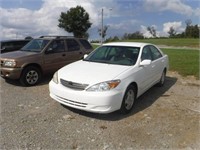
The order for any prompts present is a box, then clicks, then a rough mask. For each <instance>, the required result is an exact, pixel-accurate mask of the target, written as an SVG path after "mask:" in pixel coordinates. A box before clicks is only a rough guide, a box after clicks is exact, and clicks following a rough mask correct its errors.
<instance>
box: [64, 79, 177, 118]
mask: <svg viewBox="0 0 200 150" xmlns="http://www.w3.org/2000/svg"><path fill="white" fill-rule="evenodd" d="M176 81H177V78H174V77H166V81H165V85H164V86H162V87H157V86H153V87H152V88H150V89H149V90H148V91H147V92H145V93H144V94H143V95H141V96H140V97H139V98H138V99H137V100H136V101H135V104H134V107H133V110H132V111H131V112H130V113H129V114H126V115H124V114H120V113H119V111H115V112H112V113H109V114H98V113H91V112H86V111H82V110H78V109H74V108H71V107H67V106H64V105H62V106H63V107H65V108H66V109H69V110H70V111H72V112H74V113H78V114H80V115H83V116H86V117H90V118H95V119H99V120H107V121H118V120H121V119H124V118H126V117H129V116H132V115H134V114H137V113H138V112H140V111H143V110H144V109H146V108H148V107H150V106H151V105H152V104H153V103H154V102H155V101H156V100H158V99H159V98H160V97H161V96H164V93H165V92H166V91H168V90H169V89H170V88H171V87H172V86H173V85H174V84H175V83H176ZM165 96H167V95H165Z"/></svg>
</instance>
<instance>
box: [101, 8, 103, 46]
mask: <svg viewBox="0 0 200 150" xmlns="http://www.w3.org/2000/svg"><path fill="white" fill-rule="evenodd" d="M102 44H103V8H102V10H101V45H102Z"/></svg>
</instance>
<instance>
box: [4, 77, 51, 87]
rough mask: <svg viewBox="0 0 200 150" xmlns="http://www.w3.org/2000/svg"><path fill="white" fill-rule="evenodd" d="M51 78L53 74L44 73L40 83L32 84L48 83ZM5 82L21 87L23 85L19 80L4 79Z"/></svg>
mask: <svg viewBox="0 0 200 150" xmlns="http://www.w3.org/2000/svg"><path fill="white" fill-rule="evenodd" d="M52 78H53V74H49V75H45V76H44V77H43V78H42V79H41V81H40V83H39V84H37V85H34V86H41V85H46V84H48V83H49V82H50V81H51V79H52ZM5 82H6V83H8V84H12V85H15V86H21V87H23V85H22V84H21V83H20V82H19V80H12V79H5Z"/></svg>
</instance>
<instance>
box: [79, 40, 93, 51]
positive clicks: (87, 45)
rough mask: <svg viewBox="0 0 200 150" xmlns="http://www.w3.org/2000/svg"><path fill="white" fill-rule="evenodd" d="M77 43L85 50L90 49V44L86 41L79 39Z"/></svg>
mask: <svg viewBox="0 0 200 150" xmlns="http://www.w3.org/2000/svg"><path fill="white" fill-rule="evenodd" d="M79 41H80V42H81V44H82V45H83V47H84V48H85V49H92V46H91V45H90V43H89V42H88V41H87V40H85V39H79Z"/></svg>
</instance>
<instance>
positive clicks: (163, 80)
mask: <svg viewBox="0 0 200 150" xmlns="http://www.w3.org/2000/svg"><path fill="white" fill-rule="evenodd" d="M165 78H166V71H165V70H164V71H163V72H162V75H161V78H160V81H159V82H158V84H157V86H159V87H161V86H163V85H164V84H165Z"/></svg>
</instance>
